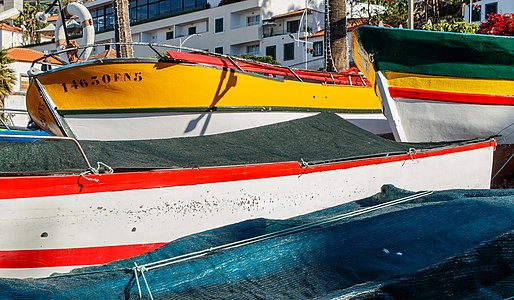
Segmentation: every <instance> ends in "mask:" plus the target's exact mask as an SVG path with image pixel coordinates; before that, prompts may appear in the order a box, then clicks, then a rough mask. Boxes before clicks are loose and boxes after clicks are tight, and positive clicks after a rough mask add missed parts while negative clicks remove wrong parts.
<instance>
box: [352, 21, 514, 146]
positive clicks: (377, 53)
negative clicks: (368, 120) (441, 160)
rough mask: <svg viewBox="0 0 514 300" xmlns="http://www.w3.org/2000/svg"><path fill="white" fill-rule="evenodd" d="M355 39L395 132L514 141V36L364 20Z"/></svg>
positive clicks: (411, 136)
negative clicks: (406, 27)
mask: <svg viewBox="0 0 514 300" xmlns="http://www.w3.org/2000/svg"><path fill="white" fill-rule="evenodd" d="M399 45H401V46H399ZM353 46H354V49H356V51H354V58H355V62H356V64H357V65H358V67H359V68H360V69H361V70H362V71H363V73H364V74H365V75H366V76H367V77H368V78H369V79H370V80H371V81H372V82H374V83H375V85H376V89H377V93H378V94H379V97H380V101H381V103H382V107H383V109H384V113H385V115H386V117H387V119H388V120H389V124H390V126H391V129H392V131H393V134H394V136H395V138H396V140H398V141H402V142H439V141H453V140H464V139H471V138H488V137H491V136H497V135H498V138H497V140H498V143H499V144H512V143H514V134H513V133H514V131H513V130H514V122H513V121H512V120H514V77H513V76H512V74H514V65H513V64H512V51H513V49H514V39H512V38H508V37H494V36H484V35H469V34H455V33H442V32H430V31H419V30H418V31H412V30H399V29H390V28H375V27H363V28H359V29H357V30H356V32H355V34H354V36H353Z"/></svg>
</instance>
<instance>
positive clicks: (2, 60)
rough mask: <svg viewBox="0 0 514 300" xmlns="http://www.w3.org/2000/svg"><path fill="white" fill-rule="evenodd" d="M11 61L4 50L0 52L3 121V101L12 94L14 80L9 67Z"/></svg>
mask: <svg viewBox="0 0 514 300" xmlns="http://www.w3.org/2000/svg"><path fill="white" fill-rule="evenodd" d="M12 62H13V60H12V59H11V58H10V57H9V56H7V52H6V51H5V50H0V110H1V111H2V114H1V115H0V117H1V118H2V119H3V118H4V114H3V109H4V99H5V97H7V96H8V95H10V94H11V93H12V88H13V84H14V82H15V80H16V77H15V76H14V71H13V69H11V67H10V66H9V64H10V63H12Z"/></svg>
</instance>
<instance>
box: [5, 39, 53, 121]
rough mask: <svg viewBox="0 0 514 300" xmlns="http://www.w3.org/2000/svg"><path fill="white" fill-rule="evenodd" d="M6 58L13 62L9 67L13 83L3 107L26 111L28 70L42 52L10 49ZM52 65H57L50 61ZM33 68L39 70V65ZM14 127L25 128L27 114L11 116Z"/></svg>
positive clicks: (27, 119)
mask: <svg viewBox="0 0 514 300" xmlns="http://www.w3.org/2000/svg"><path fill="white" fill-rule="evenodd" d="M7 56H8V57H9V58H11V59H12V60H13V62H12V63H11V64H10V65H9V67H10V68H11V69H12V70H13V71H14V77H15V83H14V85H13V87H12V93H11V95H9V96H7V97H6V98H5V99H4V107H5V108H7V109H17V110H26V109H27V108H26V104H25V95H26V93H27V88H28V86H29V77H28V75H27V72H28V70H29V69H30V67H31V66H32V62H33V61H34V60H36V59H38V58H40V57H42V56H43V53H42V52H39V51H35V50H32V49H25V48H11V49H8V50H7ZM51 62H52V63H54V64H55V63H58V62H57V61H56V60H51ZM34 67H35V68H38V69H41V68H42V66H41V64H36V65H35V66H34ZM13 121H14V124H15V125H19V126H26V125H27V123H28V121H29V118H28V115H27V114H20V113H17V114H15V116H13Z"/></svg>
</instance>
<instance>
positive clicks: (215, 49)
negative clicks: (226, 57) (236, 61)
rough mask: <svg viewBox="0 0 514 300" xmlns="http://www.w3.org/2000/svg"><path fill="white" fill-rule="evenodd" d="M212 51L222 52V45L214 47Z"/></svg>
mask: <svg viewBox="0 0 514 300" xmlns="http://www.w3.org/2000/svg"><path fill="white" fill-rule="evenodd" d="M214 53H218V54H223V46H221V47H216V48H214Z"/></svg>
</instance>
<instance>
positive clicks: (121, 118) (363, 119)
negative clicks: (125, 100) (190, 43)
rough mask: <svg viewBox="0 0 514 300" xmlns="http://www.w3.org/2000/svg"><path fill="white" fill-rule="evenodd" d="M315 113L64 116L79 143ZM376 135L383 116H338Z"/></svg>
mask: <svg viewBox="0 0 514 300" xmlns="http://www.w3.org/2000/svg"><path fill="white" fill-rule="evenodd" d="M316 114H318V113H317V112H312V113H309V112H269V111H263V112H203V113H119V114H116V113H109V114H84V115H80V114H77V115H65V116H64V120H65V121H66V123H67V125H68V126H69V128H70V129H71V131H72V132H73V134H74V135H75V137H76V138H77V139H79V140H100V141H123V140H151V139H166V138H179V137H195V136H204V135H212V134H218V133H224V132H233V131H239V130H244V129H250V128H256V127H260V126H265V125H271V124H276V123H281V122H287V121H291V120H295V119H300V118H305V117H309V116H313V115H316ZM338 115H339V116H341V117H343V118H345V119H346V120H348V121H349V122H351V123H353V124H355V125H357V126H359V127H361V128H363V129H366V130H368V131H370V132H372V133H375V134H386V133H390V132H391V129H390V128H389V125H388V123H387V120H386V118H385V117H384V116H383V115H382V114H378V113H377V114H338Z"/></svg>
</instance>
